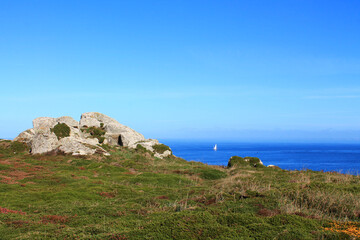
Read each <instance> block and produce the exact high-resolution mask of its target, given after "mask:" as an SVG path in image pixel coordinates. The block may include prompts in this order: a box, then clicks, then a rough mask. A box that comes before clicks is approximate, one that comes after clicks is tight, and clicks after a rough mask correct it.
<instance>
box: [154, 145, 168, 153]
mask: <svg viewBox="0 0 360 240" xmlns="http://www.w3.org/2000/svg"><path fill="white" fill-rule="evenodd" d="M153 148H154V150H155V152H157V153H160V154H163V153H164V152H165V151H167V150H169V151H171V149H170V148H169V146H166V145H165V144H156V145H154V146H153Z"/></svg>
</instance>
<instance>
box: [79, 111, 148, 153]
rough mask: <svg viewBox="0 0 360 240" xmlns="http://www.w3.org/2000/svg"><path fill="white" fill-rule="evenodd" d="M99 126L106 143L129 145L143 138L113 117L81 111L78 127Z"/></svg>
mask: <svg viewBox="0 0 360 240" xmlns="http://www.w3.org/2000/svg"><path fill="white" fill-rule="evenodd" d="M86 126H87V127H91V126H95V127H100V126H102V127H103V128H104V129H105V131H106V134H105V139H106V142H107V144H110V145H121V146H126V147H127V146H130V145H132V144H134V143H136V142H138V141H143V140H145V138H144V136H143V135H142V134H140V133H138V132H136V131H135V130H133V129H131V128H129V127H127V126H125V125H122V124H121V123H119V122H118V121H116V120H115V119H113V118H111V117H109V116H106V115H105V114H102V113H98V112H88V113H83V114H82V115H81V119H80V127H81V128H82V127H86Z"/></svg>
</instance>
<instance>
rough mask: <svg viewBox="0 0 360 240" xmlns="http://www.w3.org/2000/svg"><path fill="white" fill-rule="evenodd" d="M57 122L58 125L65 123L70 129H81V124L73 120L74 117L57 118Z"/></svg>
mask: <svg viewBox="0 0 360 240" xmlns="http://www.w3.org/2000/svg"><path fill="white" fill-rule="evenodd" d="M55 121H56V122H57V123H65V124H66V125H68V126H69V127H73V128H79V122H78V121H76V120H75V119H73V118H72V117H68V116H64V117H59V118H56V119H55Z"/></svg>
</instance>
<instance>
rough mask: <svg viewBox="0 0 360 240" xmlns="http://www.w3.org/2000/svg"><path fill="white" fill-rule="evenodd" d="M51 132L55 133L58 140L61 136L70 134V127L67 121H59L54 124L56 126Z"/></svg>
mask: <svg viewBox="0 0 360 240" xmlns="http://www.w3.org/2000/svg"><path fill="white" fill-rule="evenodd" d="M50 131H51V132H53V133H55V135H56V137H57V138H58V140H59V139H60V138H64V137H68V136H70V127H69V126H68V125H66V124H65V123H58V124H56V125H55V126H54V128H51V129H50Z"/></svg>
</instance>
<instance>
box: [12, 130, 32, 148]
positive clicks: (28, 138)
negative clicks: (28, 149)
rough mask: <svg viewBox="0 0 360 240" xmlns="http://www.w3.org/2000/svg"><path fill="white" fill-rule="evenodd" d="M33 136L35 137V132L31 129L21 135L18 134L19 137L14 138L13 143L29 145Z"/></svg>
mask: <svg viewBox="0 0 360 240" xmlns="http://www.w3.org/2000/svg"><path fill="white" fill-rule="evenodd" d="M34 135H35V131H34V129H33V128H31V129H28V130H25V131H23V132H22V133H20V134H19V136H17V137H16V138H14V141H18V142H24V143H26V144H28V145H30V144H31V140H32V138H33V137H34Z"/></svg>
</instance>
